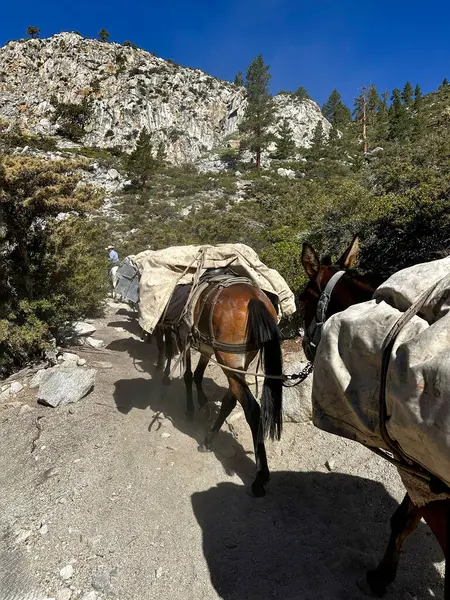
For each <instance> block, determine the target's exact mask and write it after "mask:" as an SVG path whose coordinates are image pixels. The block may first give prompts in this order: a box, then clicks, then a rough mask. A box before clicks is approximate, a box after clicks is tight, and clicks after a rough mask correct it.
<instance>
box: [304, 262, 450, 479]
mask: <svg viewBox="0 0 450 600" xmlns="http://www.w3.org/2000/svg"><path fill="white" fill-rule="evenodd" d="M425 274H427V279H426V281H423V277H424V275H425ZM439 280H441V281H440V283H439V284H438V286H437V288H436V290H435V292H434V293H433V295H432V296H431V298H430V299H429V300H428V301H427V304H426V305H425V307H424V309H423V311H422V312H421V316H416V317H414V318H413V319H412V320H411V321H410V322H409V323H408V324H407V325H406V326H405V327H404V328H403V329H402V331H401V332H400V333H399V335H398V337H397V339H396V342H395V344H394V347H393V351H392V355H391V360H390V366H389V371H388V377H387V389H386V408H387V421H386V428H387V432H388V434H389V437H390V438H391V439H392V440H394V441H395V442H397V443H398V444H399V446H400V448H401V449H402V451H403V453H404V454H406V455H407V456H408V457H410V458H411V459H413V460H414V461H415V462H417V463H418V464H419V465H421V466H422V467H423V468H425V469H426V470H427V471H429V472H430V473H432V474H434V475H435V476H436V477H438V478H439V479H441V480H442V481H444V482H445V483H446V484H447V485H450V310H449V309H450V300H449V299H450V259H444V260H441V261H435V262H433V263H428V264H427V265H426V266H424V265H417V267H411V268H410V269H406V270H405V271H401V272H399V273H396V274H395V276H393V277H392V278H391V279H389V280H388V281H387V282H386V283H385V284H383V285H382V286H380V288H378V290H377V291H376V292H375V294H374V300H371V301H370V302H365V303H362V304H357V305H354V306H351V307H349V308H348V309H347V310H345V311H343V312H341V313H338V314H335V315H334V316H332V317H331V318H330V319H329V320H328V322H327V323H326V325H325V327H324V330H323V335H322V340H321V342H320V344H319V347H318V351H317V355H316V360H315V371H314V383H313V393H312V401H313V420H314V424H315V425H316V426H317V427H319V428H321V429H324V430H326V431H329V432H331V433H335V434H337V435H340V436H344V437H347V438H350V439H353V440H357V441H359V442H361V443H363V444H364V445H366V446H370V447H375V448H386V445H385V443H384V441H383V438H382V436H381V433H380V420H379V419H380V415H379V386H380V375H381V358H382V352H383V346H384V341H385V339H386V336H387V335H388V333H389V331H390V329H391V328H392V326H393V325H394V323H395V322H396V321H397V320H398V318H399V316H400V315H401V314H402V311H404V310H405V309H406V308H408V306H410V305H411V303H412V302H413V301H414V300H415V299H416V298H417V296H418V295H419V294H420V292H421V291H423V289H426V288H427V286H428V287H431V285H432V284H434V283H436V281H439ZM419 281H420V285H419V283H418V282H419ZM399 309H400V310H399ZM408 487H409V486H408Z"/></svg>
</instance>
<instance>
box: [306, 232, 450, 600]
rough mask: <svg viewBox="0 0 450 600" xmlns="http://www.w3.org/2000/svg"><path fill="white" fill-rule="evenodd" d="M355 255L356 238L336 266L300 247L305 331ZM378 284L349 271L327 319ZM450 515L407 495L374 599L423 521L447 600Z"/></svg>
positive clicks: (448, 505) (439, 504)
mask: <svg viewBox="0 0 450 600" xmlns="http://www.w3.org/2000/svg"><path fill="white" fill-rule="evenodd" d="M357 252H358V238H357V237H355V238H354V239H353V241H352V243H351V244H350V246H349V247H348V248H347V250H346V251H345V252H344V254H343V255H342V257H341V258H340V260H339V261H338V262H337V263H336V264H333V265H332V264H331V261H324V262H325V264H324V262H322V263H321V262H320V260H319V257H318V255H317V254H316V252H315V250H314V249H313V248H312V247H311V246H310V245H309V244H303V252H302V263H303V266H304V268H305V271H306V273H307V274H308V276H309V278H310V281H309V283H308V285H307V286H306V288H305V290H304V291H303V293H302V295H301V297H300V300H301V301H302V302H303V303H304V310H305V330H306V331H307V330H308V328H309V326H310V325H311V323H312V321H313V319H314V317H315V314H316V310H317V305H318V302H319V298H320V296H321V294H322V292H323V290H324V288H325V286H326V285H327V283H328V282H329V281H330V279H331V278H332V277H333V275H334V274H335V273H336V272H338V271H339V270H342V269H344V270H348V269H351V267H352V266H353V264H354V262H355V260H356V256H357ZM380 283H381V281H376V279H375V278H374V276H370V275H368V276H364V275H363V276H361V275H358V274H357V273H355V272H352V271H348V272H347V273H346V274H345V275H344V276H343V277H342V278H341V279H340V280H339V281H338V282H337V284H336V286H335V287H334V289H333V291H332V294H331V298H330V303H329V306H328V310H327V315H326V316H327V318H328V317H330V316H331V315H333V314H335V313H337V312H340V311H342V310H345V309H346V308H348V307H349V306H351V305H352V304H357V303H359V302H365V301H367V300H370V299H371V297H372V295H373V292H374V291H375V288H376V287H377V285H378V284H380ZM309 342H310V340H309V338H308V336H307V335H306V336H305V338H304V340H303V344H304V348H305V351H306V352H307V353H308V352H310V348H309ZM449 514H450V500H438V501H435V502H430V503H429V504H427V505H426V506H423V507H418V506H416V505H414V504H413V502H412V501H411V499H410V497H409V495H408V493H407V494H406V496H405V498H404V499H403V502H402V503H401V504H400V506H399V507H398V508H397V510H396V511H395V513H394V515H393V517H392V518H391V537H390V539H389V543H388V546H387V549H386V552H385V554H384V557H383V559H382V560H381V562H380V564H379V565H378V567H377V568H376V569H375V570H373V571H369V572H368V573H367V575H366V581H367V584H368V586H369V588H370V590H371V591H372V592H373V593H374V594H375V595H377V596H379V597H381V596H383V595H384V594H385V593H386V591H387V587H388V585H389V584H390V583H392V582H393V581H394V579H395V576H396V572H397V566H398V561H399V557H400V551H401V548H402V546H403V543H404V541H405V539H406V538H407V537H408V535H409V534H410V533H412V532H413V531H414V529H415V528H416V527H417V525H418V524H419V521H420V519H421V518H423V519H425V521H426V522H427V523H428V525H429V527H430V528H431V530H432V531H433V533H434V535H435V536H436V538H437V540H438V542H439V544H440V545H441V547H442V549H443V551H444V555H445V558H446V572H445V600H450V581H449V575H450V562H449V561H448V558H449V557H448V556H447V531H448V524H449V519H448V515H449Z"/></svg>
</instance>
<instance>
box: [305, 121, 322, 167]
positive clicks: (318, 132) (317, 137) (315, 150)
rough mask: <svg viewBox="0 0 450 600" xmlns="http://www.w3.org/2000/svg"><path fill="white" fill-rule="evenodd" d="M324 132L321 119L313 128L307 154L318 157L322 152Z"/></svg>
mask: <svg viewBox="0 0 450 600" xmlns="http://www.w3.org/2000/svg"><path fill="white" fill-rule="evenodd" d="M324 142H325V140H324V132H323V125H322V121H319V122H318V123H317V125H316V127H315V129H314V134H313V138H312V140H311V148H310V149H309V155H310V156H311V158H313V159H318V158H319V157H320V155H321V154H322V152H323V147H324Z"/></svg>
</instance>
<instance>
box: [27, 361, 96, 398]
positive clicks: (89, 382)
mask: <svg viewBox="0 0 450 600" xmlns="http://www.w3.org/2000/svg"><path fill="white" fill-rule="evenodd" d="M96 374H97V371H96V370H95V369H80V368H79V367H75V366H73V367H72V366H70V367H52V368H50V369H47V370H46V371H44V375H42V376H41V378H42V379H41V382H40V384H39V392H38V400H39V401H40V402H42V403H44V404H48V405H49V406H52V407H53V408H55V407H56V406H64V405H65V404H71V403H73V402H78V400H81V398H83V397H84V396H86V394H87V393H88V392H90V390H91V389H92V387H93V386H94V383H95V376H96Z"/></svg>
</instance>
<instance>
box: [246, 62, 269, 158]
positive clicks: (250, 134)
mask: <svg viewBox="0 0 450 600" xmlns="http://www.w3.org/2000/svg"><path fill="white" fill-rule="evenodd" d="M269 81H270V74H269V67H268V66H266V65H265V64H264V61H263V57H262V56H261V55H259V56H258V57H257V58H255V59H254V61H253V62H252V63H251V65H250V66H249V67H248V69H247V77H246V86H245V87H246V89H247V108H246V111H245V115H244V118H243V120H242V122H241V123H240V125H239V130H240V132H241V133H242V135H243V138H242V142H241V148H248V149H249V150H251V151H252V152H254V153H255V155H256V168H257V169H258V170H260V169H261V153H262V152H263V150H265V149H266V148H267V146H268V145H269V143H270V142H271V141H272V140H273V139H274V136H273V135H272V134H270V133H269V131H268V130H269V127H270V126H271V125H272V124H273V122H274V121H275V114H274V105H273V99H272V96H271V95H270V92H269Z"/></svg>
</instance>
